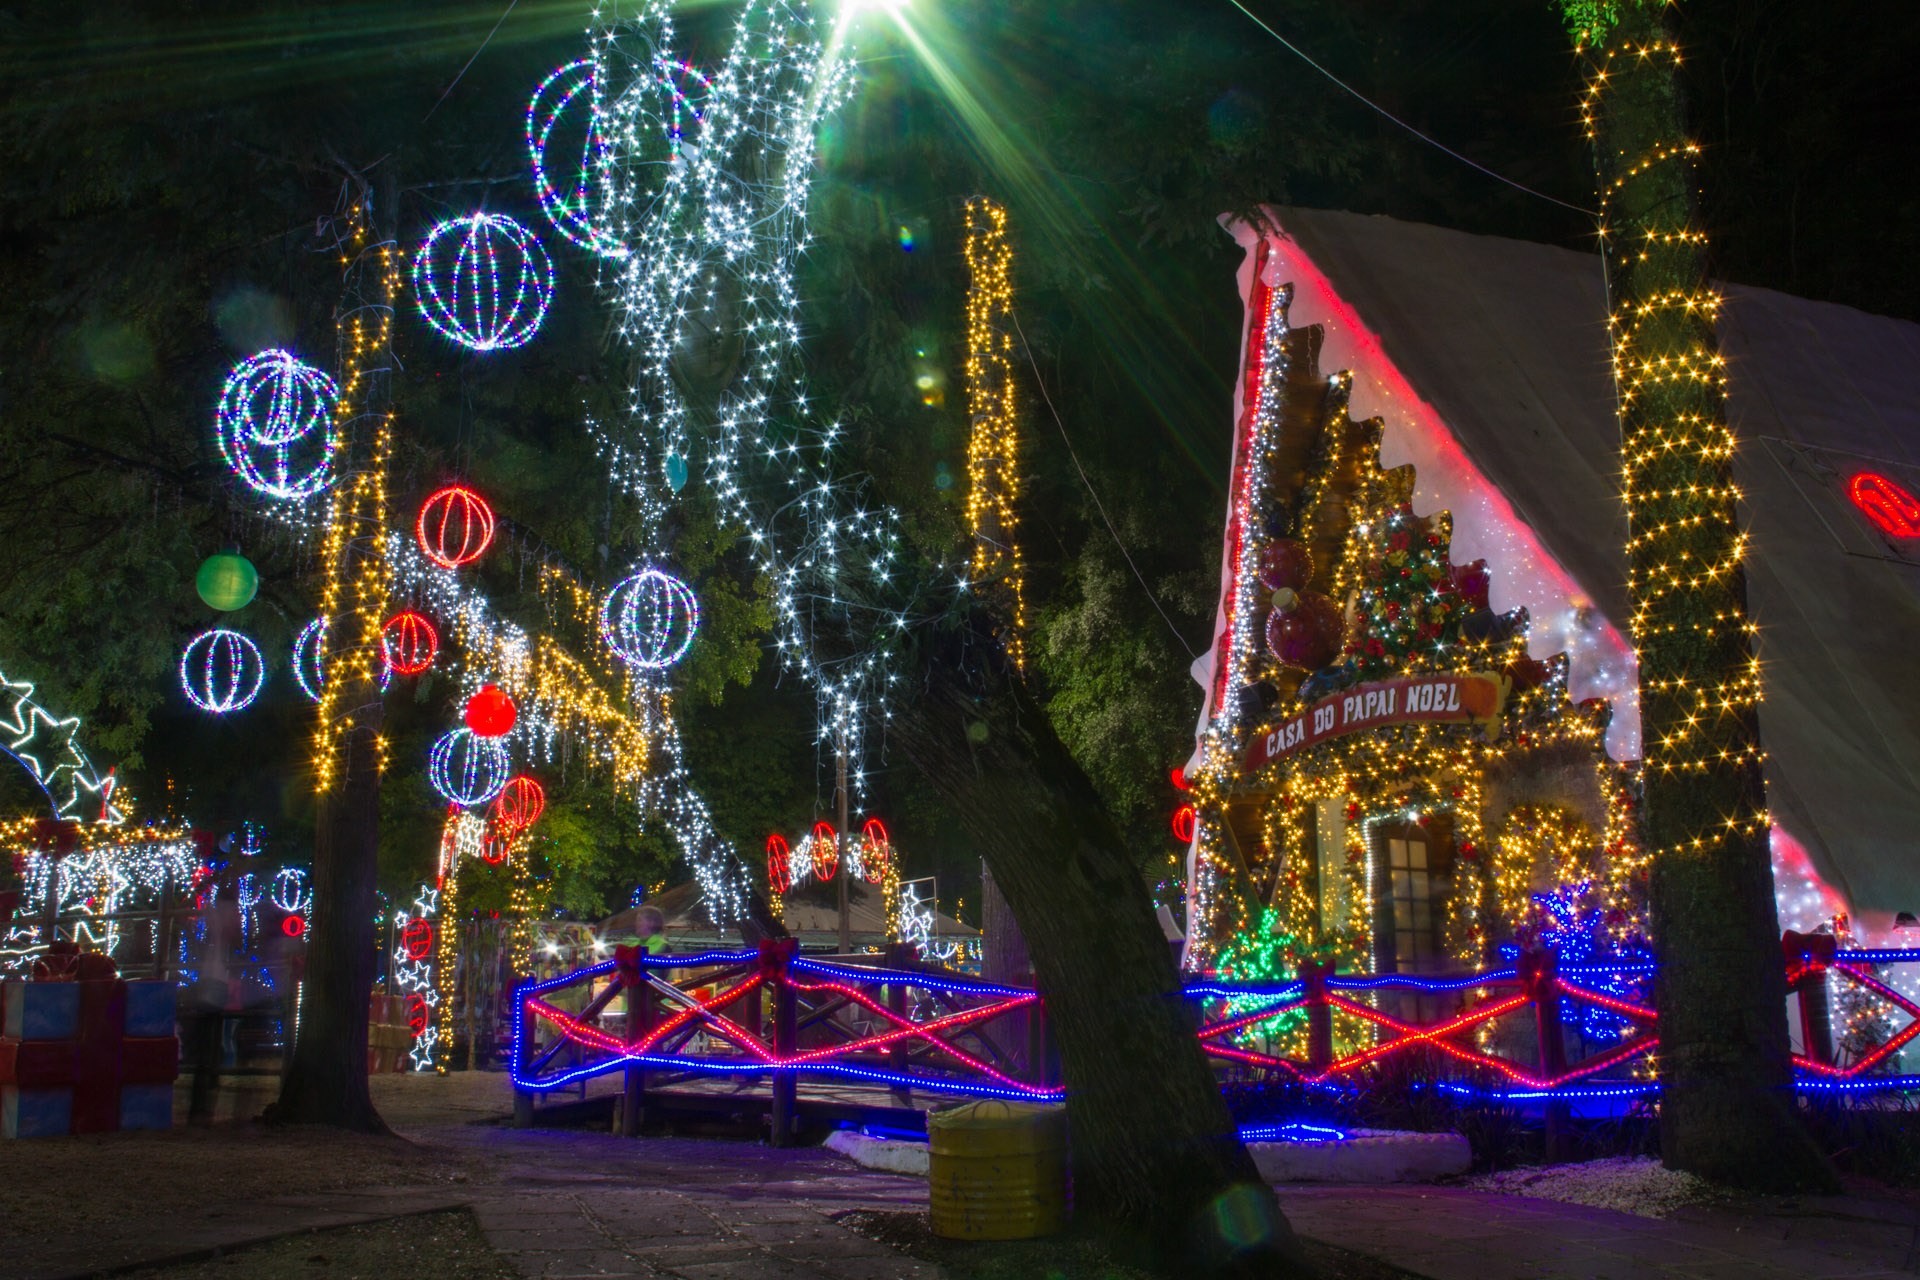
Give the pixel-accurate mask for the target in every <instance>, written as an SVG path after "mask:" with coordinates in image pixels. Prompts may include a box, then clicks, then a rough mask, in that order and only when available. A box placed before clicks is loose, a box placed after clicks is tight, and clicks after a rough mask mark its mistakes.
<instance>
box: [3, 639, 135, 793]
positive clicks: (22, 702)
mask: <svg viewBox="0 0 1920 1280" xmlns="http://www.w3.org/2000/svg"><path fill="white" fill-rule="evenodd" d="M0 751H5V752H6V753H7V754H8V755H10V756H12V757H13V758H14V759H15V760H18V761H19V762H20V764H21V766H22V767H24V768H25V769H26V771H27V772H28V773H29V774H31V775H32V776H33V781H34V784H35V785H36V786H38V787H39V788H40V790H42V791H44V792H45V793H46V795H47V802H48V803H49V804H50V805H51V806H52V808H53V816H54V817H56V818H61V819H64V820H69V821H90V822H91V821H97V822H99V823H102V824H104V825H108V826H118V825H119V824H120V823H122V822H124V821H126V816H125V815H124V814H123V813H121V811H120V810H119V808H117V807H116V806H115V805H114V803H113V794H114V778H113V771H112V770H111V769H109V770H108V771H107V772H105V773H101V772H100V771H99V770H97V769H95V768H94V767H93V761H91V760H89V759H88V758H87V753H86V751H85V750H83V749H82V748H81V746H80V717H79V716H56V715H54V714H53V713H52V712H50V711H48V710H47V709H46V708H45V707H43V706H41V705H40V704H39V703H38V702H36V701H35V700H34V696H33V685H31V684H30V683H28V682H27V681H25V680H12V679H9V678H8V677H7V673H6V672H4V671H0Z"/></svg>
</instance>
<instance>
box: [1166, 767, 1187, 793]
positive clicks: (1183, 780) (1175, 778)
mask: <svg viewBox="0 0 1920 1280" xmlns="http://www.w3.org/2000/svg"><path fill="white" fill-rule="evenodd" d="M1168 776H1169V777H1170V778H1171V779H1172V782H1173V789H1174V790H1175V791H1190V790H1192V787H1191V786H1190V785H1189V784H1188V782H1187V771H1186V769H1185V767H1184V766H1181V765H1175V766H1173V772H1172V773H1171V774H1170V775H1168Z"/></svg>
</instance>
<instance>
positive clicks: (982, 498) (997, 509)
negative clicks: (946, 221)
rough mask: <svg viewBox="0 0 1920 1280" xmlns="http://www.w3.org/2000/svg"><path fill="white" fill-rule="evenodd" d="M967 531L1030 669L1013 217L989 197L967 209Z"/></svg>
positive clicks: (1015, 649)
mask: <svg viewBox="0 0 1920 1280" xmlns="http://www.w3.org/2000/svg"><path fill="white" fill-rule="evenodd" d="M966 253H967V270H968V273H969V277H970V284H969V287H968V290H967V410H968V414H969V416H970V417H971V419H972V422H973V430H972V434H971V435H970V436H969V438H968V440H967V481H968V487H967V523H968V526H969V528H970V529H971V531H972V534H973V560H972V564H971V566H970V568H969V576H970V577H971V578H972V580H973V583H974V585H975V587H976V589H978V588H981V587H985V588H987V589H988V590H990V591H992V592H994V593H996V594H998V595H999V596H1000V597H1001V598H1002V600H1003V601H1004V604H1005V610H1006V616H1007V628H1006V632H1005V634H1004V635H1003V636H1002V641H1003V643H1004V644H1005V645H1006V649H1007V656H1008V657H1009V658H1010V659H1011V660H1012V662H1013V665H1014V667H1015V669H1016V670H1022V671H1024V670H1025V669H1026V658H1027V654H1026V630H1027V612H1026V610H1027V605H1026V583H1025V575H1026V566H1025V564H1024V563H1023V561H1022V557H1021V554H1020V541H1019V533H1020V512H1019V507H1018V502H1019V497H1020V416H1019V414H1020V405H1019V400H1018V397H1017V395H1016V394H1015V390H1014V380H1013V358H1012V356H1013V332H1012V314H1013V247H1012V246H1011V245H1010V244H1008V243H1007V211H1006V209H1004V208H1003V207H1001V206H1000V205H999V204H998V203H996V202H995V201H992V200H989V199H987V198H986V197H985V196H975V197H974V198H973V199H971V200H969V201H967V244H966Z"/></svg>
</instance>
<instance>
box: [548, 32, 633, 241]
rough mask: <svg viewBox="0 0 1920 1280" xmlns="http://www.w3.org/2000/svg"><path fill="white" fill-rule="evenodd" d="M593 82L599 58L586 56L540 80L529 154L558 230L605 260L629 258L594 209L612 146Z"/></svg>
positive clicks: (549, 216)
mask: <svg viewBox="0 0 1920 1280" xmlns="http://www.w3.org/2000/svg"><path fill="white" fill-rule="evenodd" d="M593 80H594V75H593V60H592V59H591V58H582V59H581V60H580V61H578V62H569V63H568V64H567V65H566V66H564V67H561V68H560V69H559V70H558V71H556V72H554V73H553V74H552V75H550V76H548V77H547V78H546V79H545V80H542V81H541V82H540V86H539V88H537V89H535V90H534V91H533V98H532V100H531V101H529V102H528V103H527V158H528V159H529V160H531V161H532V163H533V189H534V194H535V195H536V196H538V197H539V199H540V208H541V209H542V210H543V211H544V212H545V213H546V215H547V217H548V218H549V219H551V220H552V222H553V225H554V229H555V230H557V231H558V232H559V233H560V234H561V235H563V236H565V237H566V238H567V239H569V240H571V241H573V242H574V243H575V244H577V245H579V246H580V247H581V248H582V249H585V250H587V251H589V252H591V253H597V254H599V255H600V256H601V257H603V258H616V259H617V258H624V257H626V256H627V247H626V246H625V245H623V244H621V243H620V242H619V241H618V240H617V239H615V238H614V237H613V236H612V235H611V234H610V233H609V232H608V231H607V229H606V226H605V219H604V218H603V217H602V215H601V214H600V213H598V212H597V211H596V210H595V209H594V200H595V198H596V196H597V195H598V193H599V190H600V176H601V171H602V169H603V168H604V166H605V165H606V162H607V158H608V150H609V148H608V146H607V143H606V141H605V139H603V138H602V137H601V136H600V132H599V130H598V129H597V128H596V127H595V119H594V117H595V112H594V102H593V99H594V93H593V89H594V83H593Z"/></svg>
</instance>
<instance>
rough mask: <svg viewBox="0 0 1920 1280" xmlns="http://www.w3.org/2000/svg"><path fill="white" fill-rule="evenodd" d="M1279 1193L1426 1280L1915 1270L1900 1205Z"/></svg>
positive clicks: (1761, 1277)
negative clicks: (1827, 1209) (1696, 1204)
mask: <svg viewBox="0 0 1920 1280" xmlns="http://www.w3.org/2000/svg"><path fill="white" fill-rule="evenodd" d="M1280 1198H1281V1207H1282V1208H1283V1209H1284V1210H1285V1212H1286V1214H1287V1217H1288V1219H1289V1221H1291V1222H1292V1223H1293V1226H1294V1230H1296V1231H1297V1232H1299V1233H1300V1234H1301V1235H1303V1236H1306V1237H1308V1238H1309V1239H1312V1240H1317V1241H1320V1242H1321V1243H1323V1244H1330V1245H1334V1246H1336V1247H1338V1248H1342V1249H1348V1250H1351V1251H1353V1252H1355V1253H1360V1254H1365V1255H1366V1256H1368V1257H1372V1258H1376V1259H1379V1260H1380V1261H1383V1262H1387V1263H1390V1264H1392V1265H1393V1266H1396V1267H1400V1268H1403V1269H1405V1270H1407V1271H1411V1272H1413V1273H1414V1274H1416V1275H1419V1276H1423V1277H1426V1278H1427V1280H1722V1278H1723V1277H1724V1278H1725V1280H1733V1278H1734V1277H1738V1278H1739V1280H1775V1278H1778V1280H1842V1278H1845V1280H1866V1278H1867V1277H1869V1276H1882V1275H1885V1276H1893V1275H1902V1276H1912V1275H1914V1274H1915V1271H1916V1268H1915V1266H1914V1260H1915V1257H1916V1249H1915V1242H1916V1239H1920V1218H1915V1217H1912V1216H1910V1217H1909V1219H1908V1220H1907V1221H1905V1222H1902V1221H1900V1220H1899V1212H1898V1210H1897V1209H1895V1210H1893V1211H1891V1212H1889V1213H1884V1214H1881V1215H1879V1217H1878V1218H1877V1219H1876V1218H1875V1217H1874V1216H1871V1215H1861V1216H1860V1217H1859V1218H1858V1219H1857V1220H1855V1221H1852V1222H1848V1221H1847V1220H1845V1219H1844V1218H1837V1217H1834V1216H1831V1214H1830V1213H1820V1214H1811V1215H1807V1216H1805V1217H1804V1218H1796V1217H1792V1216H1764V1217H1762V1216H1757V1215H1752V1216H1749V1217H1746V1218H1742V1217H1739V1216H1736V1215H1731V1214H1713V1213H1705V1214H1696V1215H1693V1216H1691V1217H1687V1218H1668V1219H1656V1218H1640V1217H1635V1216H1633V1215H1630V1214H1624V1213H1614V1212H1612V1211H1609V1210H1605V1209H1594V1208H1589V1207H1586V1206H1583V1205H1571V1204H1559V1203H1555V1202H1552V1201H1546V1200H1530V1199H1526V1198H1524V1197H1518V1196H1501V1195H1496V1194H1492V1193H1488V1192H1476V1191H1466V1190H1461V1189H1456V1188H1445V1187H1430V1188H1423V1189H1420V1190H1412V1189H1399V1188H1384V1187H1342V1188H1329V1187H1317V1186H1316V1187H1307V1186H1289V1187H1282V1188H1280ZM1839 1203H1840V1204H1842V1205H1844V1204H1850V1203H1851V1202H1839ZM1832 1212H1844V1210H1840V1209H1834V1210H1832Z"/></svg>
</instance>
